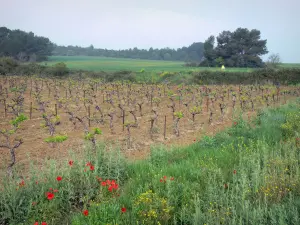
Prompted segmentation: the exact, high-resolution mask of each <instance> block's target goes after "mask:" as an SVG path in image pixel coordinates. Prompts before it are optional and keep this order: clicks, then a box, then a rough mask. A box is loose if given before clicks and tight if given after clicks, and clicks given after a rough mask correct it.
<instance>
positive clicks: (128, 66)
mask: <svg viewBox="0 0 300 225" xmlns="http://www.w3.org/2000/svg"><path fill="white" fill-rule="evenodd" d="M58 62H64V63H66V65H67V66H68V68H70V69H76V70H79V69H81V70H89V71H105V72H115V71H120V70H131V71H135V72H139V71H141V69H145V71H146V72H149V71H150V72H152V71H154V72H159V71H170V72H179V71H200V70H210V71H220V70H221V69H220V68H205V67H201V68H199V67H198V68H191V67H190V68H189V67H184V66H183V65H184V62H178V61H159V60H140V59H121V58H106V57H92V56H51V57H50V58H49V61H48V62H47V65H49V66H50V65H54V64H55V63H58ZM42 64H44V63H42ZM252 70H253V69H250V68H227V69H226V71H228V72H250V71H252Z"/></svg>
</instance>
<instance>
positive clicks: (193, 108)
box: [190, 106, 202, 122]
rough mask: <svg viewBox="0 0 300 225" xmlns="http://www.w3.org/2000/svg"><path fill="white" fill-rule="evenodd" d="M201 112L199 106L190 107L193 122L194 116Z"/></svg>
mask: <svg viewBox="0 0 300 225" xmlns="http://www.w3.org/2000/svg"><path fill="white" fill-rule="evenodd" d="M201 112H202V108H201V106H194V107H192V108H191V109H190V113H191V114H192V118H193V122H195V116H196V115H197V114H200V113H201Z"/></svg>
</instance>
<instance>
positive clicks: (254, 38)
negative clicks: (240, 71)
mask: <svg viewBox="0 0 300 225" xmlns="http://www.w3.org/2000/svg"><path fill="white" fill-rule="evenodd" d="M213 41H214V38H213V36H211V37H210V38H208V40H206V42H205V43H204V56H205V59H206V61H207V62H205V63H206V64H209V65H216V64H219V63H220V59H221V58H222V59H223V60H224V64H225V66H228V67H263V66H264V63H263V61H262V59H261V58H260V56H262V55H264V54H266V53H268V50H267V47H266V44H267V40H261V36H260V31H259V30H256V29H253V30H248V29H247V28H238V29H236V30H235V31H234V32H230V31H223V32H222V33H220V34H219V36H218V37H217V46H216V47H215V48H213V44H212V43H213ZM216 59H218V60H217V61H218V62H216ZM205 63H204V62H203V63H202V65H204V66H205Z"/></svg>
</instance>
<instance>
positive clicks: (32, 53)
mask: <svg viewBox="0 0 300 225" xmlns="http://www.w3.org/2000/svg"><path fill="white" fill-rule="evenodd" d="M215 42H216V43H215ZM266 44H267V40H261V33H260V31H259V30H256V29H253V30H248V29H247V28H238V29H236V30H235V31H233V32H231V31H223V32H221V33H220V34H219V35H218V36H217V37H215V36H210V37H209V38H208V39H207V40H206V41H205V42H204V43H202V42H195V43H193V44H191V45H190V46H188V47H182V48H178V49H176V50H175V49H170V48H162V49H154V48H150V49H148V50H146V49H138V48H133V49H131V48H130V49H126V50H108V49H97V48H94V46H93V45H90V46H89V47H85V48H84V47H78V46H59V45H56V44H54V43H52V42H51V41H50V40H49V39H48V38H46V37H40V36H36V35H34V33H32V32H29V33H27V32H24V31H21V30H10V29H8V28H6V27H0V57H3V56H4V57H6V56H8V57H13V58H15V59H16V60H18V61H21V62H28V61H29V62H36V61H45V60H47V57H48V56H50V55H56V56H102V57H115V58H131V59H148V60H170V61H184V62H188V63H186V65H194V66H205V67H206V66H208V67H215V66H217V67H219V66H222V65H225V66H228V67H264V65H265V63H264V62H263V61H262V59H261V56H262V55H264V54H266V53H268V49H267V47H266Z"/></svg>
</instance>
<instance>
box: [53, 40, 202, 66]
mask: <svg viewBox="0 0 300 225" xmlns="http://www.w3.org/2000/svg"><path fill="white" fill-rule="evenodd" d="M203 47H204V45H203V43H201V42H195V43H193V44H191V45H190V46H188V47H182V48H178V49H176V50H175V49H171V48H162V49H157V48H149V49H148V50H147V49H139V48H136V47H135V48H130V49H125V50H108V49H101V48H99V49H97V48H94V46H93V45H90V46H89V47H86V48H84V47H79V46H71V45H69V46H55V48H54V50H53V52H52V54H53V55H57V56H79V55H84V56H102V57H113V58H130V59H149V60H169V61H184V62H200V61H201V59H202V57H203V50H204V48H203Z"/></svg>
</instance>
